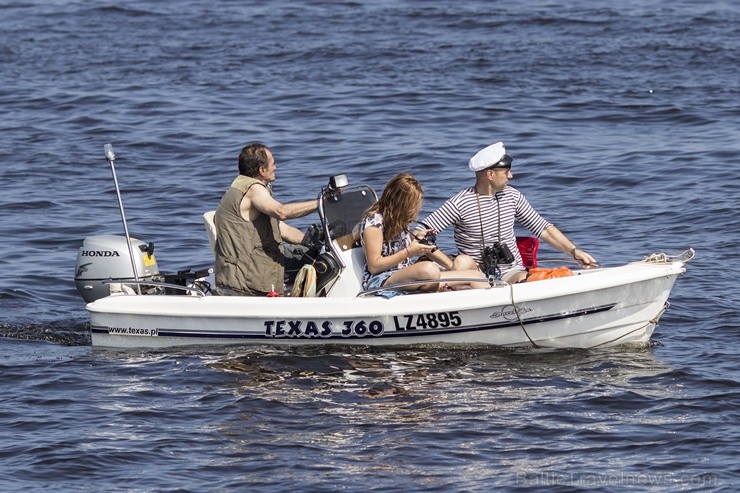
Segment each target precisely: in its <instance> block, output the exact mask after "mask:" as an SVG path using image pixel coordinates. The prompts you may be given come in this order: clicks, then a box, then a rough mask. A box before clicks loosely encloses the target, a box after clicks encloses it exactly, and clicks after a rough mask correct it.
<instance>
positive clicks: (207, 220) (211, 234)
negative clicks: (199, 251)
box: [203, 211, 216, 258]
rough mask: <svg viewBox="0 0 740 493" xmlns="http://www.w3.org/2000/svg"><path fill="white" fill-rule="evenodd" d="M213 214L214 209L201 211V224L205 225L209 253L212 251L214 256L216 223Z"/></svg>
mask: <svg viewBox="0 0 740 493" xmlns="http://www.w3.org/2000/svg"><path fill="white" fill-rule="evenodd" d="M215 216H216V211H208V212H205V213H203V225H204V226H205V227H206V234H207V235H208V243H209V244H210V245H211V253H213V258H216V223H215V220H214V218H215Z"/></svg>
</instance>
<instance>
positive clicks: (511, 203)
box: [422, 142, 597, 283]
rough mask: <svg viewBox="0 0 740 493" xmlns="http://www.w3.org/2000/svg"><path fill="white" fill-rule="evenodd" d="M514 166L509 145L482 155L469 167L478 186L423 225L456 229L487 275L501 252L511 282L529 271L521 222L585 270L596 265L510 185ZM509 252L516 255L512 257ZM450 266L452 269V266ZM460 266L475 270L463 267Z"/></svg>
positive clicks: (502, 271) (502, 270) (503, 272)
mask: <svg viewBox="0 0 740 493" xmlns="http://www.w3.org/2000/svg"><path fill="white" fill-rule="evenodd" d="M512 162H513V159H512V157H511V156H509V155H508V154H506V148H505V147H504V144H503V142H496V143H495V144H492V145H489V146H488V147H485V148H484V149H481V150H480V151H478V152H477V153H476V154H475V155H474V156H473V157H471V158H470V160H469V161H468V168H469V169H470V170H471V171H473V172H474V173H475V184H474V185H473V186H471V187H469V188H466V189H464V190H462V191H460V192H459V193H457V194H456V195H455V196H454V197H452V198H450V199H449V200H447V201H446V202H445V203H444V204H443V205H442V206H441V207H440V208H439V209H437V210H436V211H435V212H433V213H432V214H430V215H429V216H428V217H427V218H426V219H424V220H423V221H422V223H423V224H424V225H425V226H427V227H429V228H431V229H433V230H435V231H437V232H441V231H443V230H445V229H446V228H447V227H448V226H450V225H453V226H454V237H455V245H456V246H457V248H458V250H459V251H460V253H462V254H465V255H461V256H460V259H461V260H462V261H470V262H472V261H474V262H475V263H476V264H477V266H478V267H479V268H481V269H482V270H484V272H485V271H486V270H487V267H486V262H484V260H486V259H487V257H488V256H489V255H491V252H494V253H497V254H498V257H497V260H498V261H497V262H496V267H497V270H498V272H497V277H499V278H500V279H502V280H504V281H506V282H509V283H516V282H521V281H523V280H525V278H526V269H525V268H524V264H523V263H522V258H521V255H520V253H519V249H518V248H517V245H516V236H515V234H514V223H515V222H519V224H520V225H522V226H523V227H524V228H526V229H527V230H529V231H530V232H531V233H532V234H533V235H534V236H536V237H538V238H540V239H542V240H544V241H545V242H547V243H549V244H550V245H551V246H552V247H553V248H556V249H557V250H560V251H561V252H564V253H566V254H568V255H569V256H571V257H573V258H574V259H575V260H576V261H578V262H579V263H580V264H581V265H582V266H584V267H594V266H596V265H597V264H596V260H595V259H594V258H593V257H592V256H591V255H589V254H588V253H587V252H585V251H583V250H581V249H580V248H578V247H577V246H576V245H575V244H574V243H573V242H572V241H571V240H569V239H568V238H567V237H566V236H565V234H563V233H562V232H561V231H560V230H559V229H558V228H557V227H555V225H554V224H551V223H550V222H548V221H547V220H545V219H544V218H542V217H541V216H540V215H539V214H538V213H537V212H536V211H535V210H534V209H533V208H532V206H531V205H529V202H528V201H527V199H526V198H525V197H524V195H523V194H522V193H521V192H519V191H518V190H517V189H516V188H514V187H512V186H510V185H509V180H510V179H512V178H513V177H514V175H512V173H511V165H512ZM507 250H508V254H510V255H507V252H506V251H507ZM468 256H469V257H470V258H472V260H470V259H469V258H468ZM445 267H448V268H451V267H452V265H446V266H445ZM455 267H456V268H458V269H460V268H469V266H463V265H459V264H458V265H456V266H455ZM486 273H487V274H489V275H490V274H491V273H490V272H486Z"/></svg>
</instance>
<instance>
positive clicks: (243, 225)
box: [214, 142, 317, 296]
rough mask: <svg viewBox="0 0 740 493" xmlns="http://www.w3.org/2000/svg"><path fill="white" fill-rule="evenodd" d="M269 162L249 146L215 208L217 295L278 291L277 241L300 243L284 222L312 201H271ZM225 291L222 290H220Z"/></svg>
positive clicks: (281, 264) (312, 206) (264, 152)
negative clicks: (237, 172) (219, 292)
mask: <svg viewBox="0 0 740 493" xmlns="http://www.w3.org/2000/svg"><path fill="white" fill-rule="evenodd" d="M273 181H275V159H274V158H273V156H272V152H270V149H268V148H267V146H265V145H264V144H261V143H259V142H255V143H252V144H249V145H248V146H246V147H245V148H244V149H242V151H241V153H240V154H239V176H237V177H236V179H235V180H234V181H233V183H232V184H231V187H229V189H228V190H226V192H225V193H224V195H223V197H222V198H221V203H220V204H219V206H218V209H217V210H216V216H215V220H214V221H215V224H216V245H215V252H216V286H217V287H218V288H221V289H220V291H222V292H229V291H233V292H235V294H242V295H249V296H265V295H266V294H267V293H268V292H270V291H275V292H277V293H278V294H282V293H283V276H284V272H285V257H284V253H283V241H286V242H288V243H292V244H300V243H301V240H303V232H302V231H301V230H299V229H297V228H294V227H293V226H289V225H288V224H286V223H284V222H283V221H285V220H286V219H294V218H297V217H303V216H305V215H307V214H310V213H312V212H313V211H315V210H316V208H317V201H316V200H308V201H305V202H294V203H290V204H281V203H280V202H278V201H277V200H275V199H274V198H273V197H272V187H271V186H270V184H271V183H272V182H273ZM224 288H225V289H224Z"/></svg>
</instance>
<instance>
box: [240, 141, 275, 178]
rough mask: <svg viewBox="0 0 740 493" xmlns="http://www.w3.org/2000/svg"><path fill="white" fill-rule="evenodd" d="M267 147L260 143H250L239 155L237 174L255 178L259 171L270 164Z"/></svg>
mask: <svg viewBox="0 0 740 493" xmlns="http://www.w3.org/2000/svg"><path fill="white" fill-rule="evenodd" d="M268 150H269V149H268V148H267V146H266V145H265V144H263V143H261V142H252V143H251V144H249V145H247V146H246V147H244V149H242V152H240V153H239V174H240V175H244V176H250V177H252V178H256V177H257V176H259V169H260V168H261V167H267V166H269V164H270V160H269V157H268V155H267V151H268Z"/></svg>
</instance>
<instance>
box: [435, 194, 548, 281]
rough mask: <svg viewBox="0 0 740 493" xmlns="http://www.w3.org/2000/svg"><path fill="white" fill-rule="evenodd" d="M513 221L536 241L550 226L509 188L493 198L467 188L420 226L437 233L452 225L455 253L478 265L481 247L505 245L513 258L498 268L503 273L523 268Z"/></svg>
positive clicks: (481, 251)
mask: <svg viewBox="0 0 740 493" xmlns="http://www.w3.org/2000/svg"><path fill="white" fill-rule="evenodd" d="M479 203H480V207H479ZM499 218H500V219H499ZM515 221H519V223H520V224H521V225H522V226H523V227H524V228H526V229H528V230H529V231H530V232H531V233H532V234H534V235H535V236H537V237H538V238H539V236H540V235H541V234H542V232H543V231H545V229H546V228H547V227H548V226H551V224H550V223H549V222H548V221H546V220H545V219H543V218H542V217H541V216H540V215H539V214H537V212H536V211H535V210H534V209H533V208H532V206H531V205H529V202H527V199H526V198H524V195H522V194H521V192H519V190H517V189H516V188H513V187H510V186H507V187H506V188H504V189H503V190H502V191H500V192H498V193H496V194H495V195H493V196H491V195H478V194H477V193H476V192H475V188H474V187H470V188H466V189H465V190H463V191H461V192H459V193H458V194H457V195H455V196H454V197H452V198H451V199H449V200H448V201H447V202H445V203H444V204H442V207H440V208H439V209H437V210H436V211H434V212H433V213H432V214H430V215H429V216H427V218H426V219H424V220H423V221H422V223H423V224H425V225H427V226H429V227H430V228H432V229H434V230H435V231H437V232H441V231H444V230H445V229H447V227H448V226H450V225H454V226H455V245H456V246H457V248H458V250H460V252H461V253H466V254H468V255H470V256H471V257H473V259H475V261H476V262H477V263H478V265H479V266H480V265H481V264H482V253H483V248H484V247H486V246H491V245H493V243H494V242H496V241H501V242H502V243H506V245H508V247H509V250H511V253H512V254H513V255H514V259H515V260H514V263H513V264H501V265H499V267H500V268H501V271H502V272H506V271H507V270H510V269H512V268H515V267H518V268H524V265H523V264H522V257H521V255H520V254H519V249H518V248H517V246H516V236H515V234H514V222H515ZM499 224H500V228H499ZM499 238H500V240H499Z"/></svg>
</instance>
